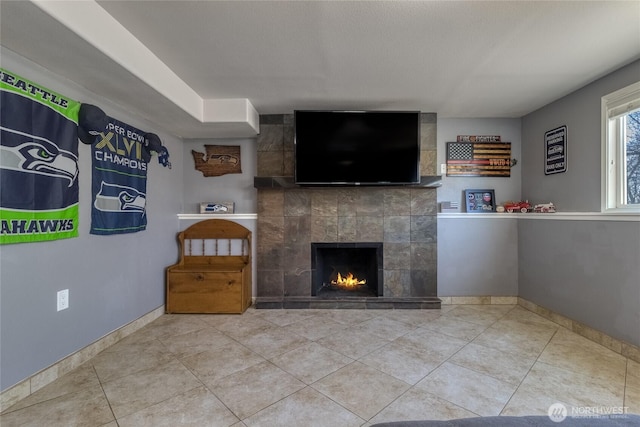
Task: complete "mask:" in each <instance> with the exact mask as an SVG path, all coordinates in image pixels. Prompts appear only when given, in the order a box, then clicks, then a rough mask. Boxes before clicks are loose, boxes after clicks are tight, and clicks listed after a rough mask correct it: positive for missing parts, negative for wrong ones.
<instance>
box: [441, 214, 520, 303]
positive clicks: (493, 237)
mask: <svg viewBox="0 0 640 427" xmlns="http://www.w3.org/2000/svg"><path fill="white" fill-rule="evenodd" d="M470 215H474V214H470ZM495 215H500V214H495ZM517 221H519V220H518V219H515V218H499V217H496V218H443V217H438V296H440V297H450V296H486V295H490V296H517V295H518V225H517Z"/></svg>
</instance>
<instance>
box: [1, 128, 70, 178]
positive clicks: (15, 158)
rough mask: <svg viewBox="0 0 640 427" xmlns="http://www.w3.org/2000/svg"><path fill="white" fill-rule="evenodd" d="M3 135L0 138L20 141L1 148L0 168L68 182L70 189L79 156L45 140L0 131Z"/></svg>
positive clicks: (19, 133)
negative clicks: (20, 140)
mask: <svg viewBox="0 0 640 427" xmlns="http://www.w3.org/2000/svg"><path fill="white" fill-rule="evenodd" d="M0 130H2V131H3V132H10V135H7V134H6V133H5V134H4V135H3V138H5V137H7V136H8V137H9V138H8V139H10V140H13V142H14V143H15V141H16V139H22V140H23V141H24V142H21V143H18V144H17V145H15V146H7V145H0V168H1V169H8V170H13V171H18V172H24V173H30V174H36V175H45V176H49V177H52V178H61V179H66V180H69V187H71V186H72V185H73V183H74V182H75V180H76V178H77V177H78V156H76V155H75V154H73V153H72V152H70V151H66V150H61V149H60V148H58V146H57V145H56V144H54V143H53V142H51V141H49V140H48V139H46V138H42V137H39V136H35V135H31V134H28V133H25V132H20V131H17V130H14V129H9V128H6V127H0Z"/></svg>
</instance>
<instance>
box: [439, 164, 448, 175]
mask: <svg viewBox="0 0 640 427" xmlns="http://www.w3.org/2000/svg"><path fill="white" fill-rule="evenodd" d="M440 173H447V164H446V163H442V164H441V165H440Z"/></svg>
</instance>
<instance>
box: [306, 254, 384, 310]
mask: <svg viewBox="0 0 640 427" xmlns="http://www.w3.org/2000/svg"><path fill="white" fill-rule="evenodd" d="M382 254H383V251H382V243H380V242H364V243H311V295H312V296H316V297H319V298H329V299H330V298H343V297H378V296H382V294H383V285H384V283H383V281H384V272H383V262H382Z"/></svg>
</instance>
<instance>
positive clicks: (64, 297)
mask: <svg viewBox="0 0 640 427" xmlns="http://www.w3.org/2000/svg"><path fill="white" fill-rule="evenodd" d="M67 308H69V289H63V290H61V291H58V311H60V310H64V309H67Z"/></svg>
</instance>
